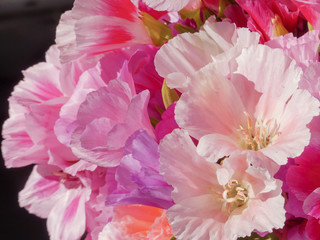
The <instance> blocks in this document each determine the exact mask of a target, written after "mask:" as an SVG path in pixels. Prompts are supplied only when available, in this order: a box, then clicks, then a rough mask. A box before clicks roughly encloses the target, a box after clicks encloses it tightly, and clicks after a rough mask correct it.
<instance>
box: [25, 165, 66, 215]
mask: <svg viewBox="0 0 320 240" xmlns="http://www.w3.org/2000/svg"><path fill="white" fill-rule="evenodd" d="M39 168H40V169H41V168H42V169H43V167H41V166H40V167H39V166H35V167H34V168H33V171H32V173H31V175H30V176H29V179H28V181H27V183H26V185H25V187H24V189H23V190H22V191H21V192H20V193H19V205H20V207H24V208H26V209H27V210H28V211H29V212H30V213H32V214H35V215H37V216H39V217H41V218H47V217H48V215H49V213H50V211H51V209H52V208H53V206H54V205H55V204H56V202H57V201H58V200H59V199H60V198H61V197H62V196H63V195H64V194H65V193H66V191H67V189H65V188H64V187H63V186H62V185H60V179H59V177H58V176H52V175H51V174H50V172H54V171H59V168H57V167H53V166H50V167H47V169H46V171H47V175H46V174H43V173H42V174H40V173H39V171H38V169H39ZM42 172H43V171H42Z"/></svg>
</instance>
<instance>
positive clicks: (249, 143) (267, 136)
mask: <svg viewBox="0 0 320 240" xmlns="http://www.w3.org/2000/svg"><path fill="white" fill-rule="evenodd" d="M245 115H246V116H247V126H241V125H240V127H239V129H237V131H238V132H240V143H239V144H240V147H241V148H242V149H246V150H254V151H258V150H260V149H262V148H265V147H267V146H268V145H269V144H271V143H272V142H273V141H274V140H275V139H276V138H277V137H278V136H279V135H280V134H281V132H279V128H280V125H279V124H278V123H277V120H275V119H274V118H272V119H270V120H267V121H265V120H263V119H261V118H258V119H257V120H256V122H255V124H254V125H252V120H251V118H250V117H249V115H248V114H247V113H245Z"/></svg>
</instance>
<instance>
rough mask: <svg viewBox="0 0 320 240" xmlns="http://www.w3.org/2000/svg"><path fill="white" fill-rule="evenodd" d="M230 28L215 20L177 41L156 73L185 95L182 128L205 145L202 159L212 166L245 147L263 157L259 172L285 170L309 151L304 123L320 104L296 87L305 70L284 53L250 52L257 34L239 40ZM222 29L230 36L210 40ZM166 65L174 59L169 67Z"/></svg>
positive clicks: (161, 56)
mask: <svg viewBox="0 0 320 240" xmlns="http://www.w3.org/2000/svg"><path fill="white" fill-rule="evenodd" d="M228 26H229V28H227V27H228ZM232 26H233V25H231V24H229V23H222V24H221V23H214V22H209V23H207V26H206V25H205V26H204V30H205V32H200V33H199V34H194V35H192V34H184V35H181V36H177V37H176V38H175V39H173V40H172V41H169V42H168V44H167V45H166V46H164V47H163V48H161V49H160V50H159V52H158V54H157V56H156V68H157V70H158V71H159V73H160V75H162V76H165V77H166V79H167V82H168V85H169V84H170V86H171V87H174V88H177V89H178V90H180V91H182V95H181V97H180V99H179V101H178V102H177V105H176V109H175V119H176V122H177V124H178V125H179V127H180V128H183V129H185V130H187V131H188V133H189V134H190V135H191V136H192V137H194V138H196V139H198V140H199V145H198V153H199V154H200V155H202V156H205V157H207V158H208V159H210V160H212V161H215V162H216V161H217V160H218V159H220V158H223V157H225V156H228V155H230V154H231V153H232V152H234V151H236V150H239V149H241V150H244V151H254V152H256V153H257V154H258V155H260V157H259V158H260V160H259V163H256V164H258V165H259V166H262V165H261V164H267V165H268V164H271V165H274V163H266V162H268V160H267V159H268V158H269V159H272V160H273V161H274V162H275V163H276V164H278V165H282V164H285V163H286V162H287V158H288V157H296V156H298V155H300V154H301V153H302V151H303V149H304V147H305V146H306V145H308V143H309V140H310V131H309V129H308V128H307V126H306V125H307V124H308V123H309V122H310V121H311V120H312V118H313V117H314V116H317V115H318V114H319V101H318V100H316V99H315V98H314V97H312V96H311V94H310V93H309V92H308V91H306V90H300V89H298V84H299V81H300V79H301V76H302V70H301V69H300V68H299V67H298V66H297V64H296V62H295V61H293V60H292V59H290V58H289V57H286V56H285V55H284V53H283V51H281V50H279V49H276V50H275V49H270V48H269V47H266V46H263V45H257V44H253V45H252V46H250V47H249V45H248V42H250V41H248V40H247V41H243V38H244V36H245V35H246V34H247V36H248V37H250V36H251V34H248V33H245V32H244V31H240V30H238V36H237V35H236V33H235V32H234V31H232V29H231V28H232ZM222 27H224V28H225V29H226V32H225V33H224V35H222V37H220V38H219V41H218V42H217V41H213V39H212V38H209V37H208V36H216V39H218V37H217V36H218V33H219V30H220V28H222ZM216 29H217V32H216V31H215V30H216ZM248 37H247V39H248ZM249 39H250V38H249ZM252 39H255V35H254V36H253V37H252ZM251 42H254V41H252V40H251ZM177 43H179V46H178V44H177ZM200 43H201V44H200ZM202 43H203V44H202ZM182 46H184V47H182ZM187 46H188V47H187ZM222 47H223V48H222ZM181 49H182V50H181ZM223 50H224V52H223ZM169 51H170V52H169ZM202 51H203V52H206V53H204V54H201V52H202ZM241 51H242V52H241ZM185 52H189V53H193V57H192V58H191V55H190V57H189V55H188V54H189V53H186V55H185V54H184V53H185ZM210 53H211V55H210ZM200 54H201V55H203V58H201V59H200ZM182 56H186V57H182ZM197 56H199V61H198V58H197ZM165 59H170V61H169V62H168V60H166V63H167V68H166V69H165V68H164V60H165ZM253 66H254V68H253ZM306 105H308V106H309V107H308V108H305V107H304V106H306ZM297 109H299V112H297ZM293 129H294V130H293ZM263 158H264V159H265V160H263ZM264 167H267V168H268V169H269V170H270V171H271V172H273V173H275V172H276V171H277V169H276V168H277V167H275V166H273V167H272V166H264ZM274 167H275V168H274ZM272 168H273V170H272Z"/></svg>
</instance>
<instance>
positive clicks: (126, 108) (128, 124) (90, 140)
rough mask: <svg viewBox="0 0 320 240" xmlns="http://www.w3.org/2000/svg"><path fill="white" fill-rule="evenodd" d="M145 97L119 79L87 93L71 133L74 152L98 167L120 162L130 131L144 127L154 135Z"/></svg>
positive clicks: (147, 94) (145, 93) (110, 165)
mask: <svg viewBox="0 0 320 240" xmlns="http://www.w3.org/2000/svg"><path fill="white" fill-rule="evenodd" d="M148 100H149V93H148V91H143V92H140V93H139V94H137V95H135V93H134V92H132V89H130V87H129V85H128V84H127V83H125V82H123V81H120V80H112V81H110V82H109V83H108V85H107V86H106V87H101V88H99V89H98V90H96V91H94V92H91V93H89V94H88V95H87V96H86V99H85V101H84V102H83V103H81V105H80V107H79V111H78V113H77V122H76V123H75V124H76V127H75V128H74V131H73V133H72V135H71V142H70V147H71V149H72V151H73V153H74V154H75V155H76V156H77V157H79V158H80V159H83V160H85V161H88V162H91V163H94V164H97V165H99V166H103V167H113V166H117V165H119V162H120V160H121V158H122V156H123V147H124V145H125V142H126V140H127V138H128V137H129V136H130V135H131V134H132V133H134V132H135V131H136V130H139V129H145V130H146V131H147V132H148V133H149V134H150V135H151V136H154V133H153V131H154V130H153V128H152V126H151V123H150V120H149V116H148V113H147V106H148ZM101 109H103V111H101Z"/></svg>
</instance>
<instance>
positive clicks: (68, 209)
mask: <svg viewBox="0 0 320 240" xmlns="http://www.w3.org/2000/svg"><path fill="white" fill-rule="evenodd" d="M87 198H88V197H87V190H84V189H83V190H81V189H80V188H78V189H70V190H68V191H67V192H66V193H65V194H64V195H63V196H62V197H60V198H59V200H57V202H56V204H55V206H54V207H53V208H52V210H51V212H50V214H49V216H48V220H47V228H48V232H49V235H50V239H53V240H73V239H79V238H80V237H81V236H82V235H83V234H84V232H85V230H86V229H85V227H86V212H85V201H87V200H88V199H87Z"/></svg>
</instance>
